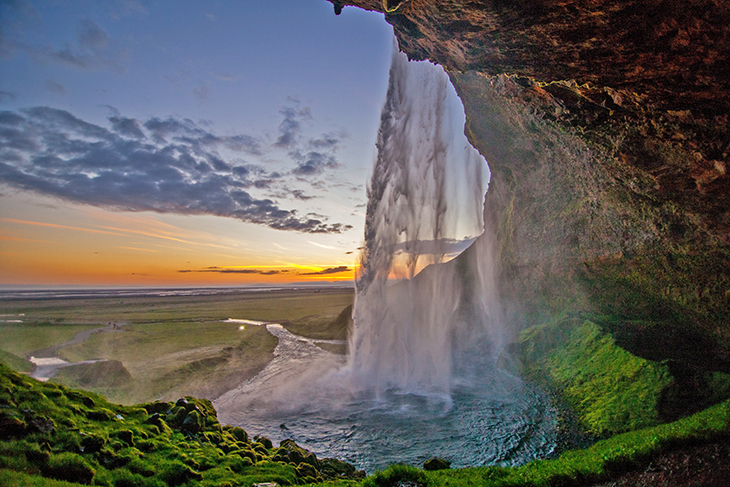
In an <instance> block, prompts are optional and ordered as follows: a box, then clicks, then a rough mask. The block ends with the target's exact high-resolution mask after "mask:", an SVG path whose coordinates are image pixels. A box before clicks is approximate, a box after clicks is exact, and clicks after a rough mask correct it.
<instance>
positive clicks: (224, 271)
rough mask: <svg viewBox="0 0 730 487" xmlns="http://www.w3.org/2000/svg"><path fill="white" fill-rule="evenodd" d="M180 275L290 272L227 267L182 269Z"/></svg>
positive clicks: (268, 274) (272, 274)
mask: <svg viewBox="0 0 730 487" xmlns="http://www.w3.org/2000/svg"><path fill="white" fill-rule="evenodd" d="M178 272H180V273H190V272H214V273H217V274H258V275H261V276H274V275H277V274H287V273H289V272H290V271H289V270H288V269H281V270H263V269H238V268H228V267H206V268H205V269H182V270H179V271H178Z"/></svg>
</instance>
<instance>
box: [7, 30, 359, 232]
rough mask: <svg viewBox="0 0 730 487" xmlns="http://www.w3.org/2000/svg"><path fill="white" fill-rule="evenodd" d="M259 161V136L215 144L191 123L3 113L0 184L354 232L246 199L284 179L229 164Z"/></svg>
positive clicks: (108, 204)
mask: <svg viewBox="0 0 730 487" xmlns="http://www.w3.org/2000/svg"><path fill="white" fill-rule="evenodd" d="M88 42H97V41H93V40H89V41H88ZM228 153H231V154H232V155H233V156H234V157H227V156H226V154H228ZM260 153H261V144H260V143H259V140H258V139H257V138H256V137H252V136H249V135H244V134H240V135H227V136H220V135H217V134H216V133H214V132H212V131H210V130H209V129H207V128H204V127H202V126H201V125H200V124H196V123H195V122H193V121H191V120H189V119H179V118H172V117H169V118H167V119H160V118H151V119H149V120H146V121H144V122H142V121H139V120H136V119H132V118H125V117H122V116H121V115H119V114H118V113H115V114H114V115H113V116H111V117H110V118H109V126H108V127H103V126H100V125H96V124H91V123H88V122H86V121H84V120H81V119H79V118H77V117H75V116H74V115H72V114H71V113H69V112H67V111H65V110H59V109H55V108H49V107H34V108H30V109H26V110H21V111H20V112H12V111H5V112H0V182H2V183H5V184H6V185H8V186H11V187H13V188H16V189H20V190H28V191H34V192H38V193H41V194H46V195H50V196H54V197H58V198H61V199H64V200H67V201H72V202H75V203H82V204H89V205H93V206H99V207H104V208H109V209H115V210H125V211H154V212H158V213H177V214H189V215H195V214H209V215H217V216H223V217H230V218H236V219H239V220H241V221H244V222H249V223H254V224H259V225H265V226H268V227H271V228H275V229H280V230H294V231H299V232H306V233H341V232H344V231H347V230H349V229H350V228H352V227H351V226H350V225H345V224H342V223H328V222H327V221H326V218H321V217H317V216H315V215H304V216H300V215H299V214H298V213H297V212H296V210H287V209H284V208H282V207H280V206H279V204H278V203H277V202H276V201H274V200H271V199H268V198H258V197H255V196H254V195H252V194H251V192H250V191H251V190H252V189H256V188H257V187H258V186H259V184H258V182H259V181H262V180H273V179H277V178H280V177H281V175H280V174H279V173H268V172H267V171H266V170H265V169H264V168H262V167H259V166H256V165H252V164H247V163H245V162H244V161H242V160H241V159H240V158H236V157H235V156H236V155H237V154H238V155H243V154H260ZM292 196H293V197H294V198H300V197H302V195H298V194H293V195H292Z"/></svg>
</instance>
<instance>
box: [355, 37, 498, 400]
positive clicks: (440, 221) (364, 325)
mask: <svg viewBox="0 0 730 487" xmlns="http://www.w3.org/2000/svg"><path fill="white" fill-rule="evenodd" d="M463 130H464V114H463V107H462V105H461V102H460V100H459V99H458V97H457V96H456V93H455V91H454V89H453V87H452V86H451V83H450V81H449V78H448V75H447V74H446V73H445V72H444V70H443V69H442V68H441V67H440V66H437V65H433V64H431V63H429V62H409V61H408V59H407V57H406V55H405V54H403V53H400V52H398V51H397V49H395V50H394V54H393V59H392V64H391V68H390V79H389V85H388V92H387V96H386V101H385V105H384V107H383V111H382V114H381V121H380V129H379V132H378V140H377V150H378V151H377V159H376V161H375V165H374V169H373V174H372V178H371V181H370V183H369V186H368V207H367V214H366V222H365V244H364V248H363V251H362V254H361V261H360V268H359V271H358V276H357V280H356V289H357V298H356V302H355V308H354V313H353V316H354V328H353V330H352V332H351V335H350V337H349V340H350V343H349V345H350V348H349V350H350V355H349V358H348V365H349V371H350V373H351V378H352V380H353V383H354V384H355V385H356V387H359V388H363V389H374V390H375V391H376V393H377V392H378V391H384V390H386V389H388V388H391V387H395V388H397V389H400V390H404V391H407V392H415V393H425V394H443V395H446V396H448V394H449V391H450V388H451V385H452V381H453V380H454V377H455V368H456V369H460V370H461V369H465V367H462V366H464V365H468V364H469V363H470V362H473V360H474V359H475V357H484V356H485V355H489V354H485V352H486V350H485V347H487V348H488V347H495V346H496V347H498V346H499V341H500V336H501V335H502V333H501V326H502V324H501V320H500V318H499V312H498V309H499V308H498V301H497V296H496V289H495V286H494V266H493V264H492V262H493V260H492V258H491V256H492V251H491V248H492V245H491V242H492V240H491V238H490V234H489V230H490V229H487V232H484V228H483V227H484V225H483V221H484V219H483V202H484V195H485V192H486V189H487V184H488V178H489V170H488V168H487V165H486V161H485V160H484V158H483V157H482V156H481V155H480V154H479V153H478V152H477V151H476V149H474V148H473V147H472V146H471V145H470V144H469V142H468V141H467V139H466V137H465V136H464V134H463ZM479 234H481V236H480V237H479V238H478V239H476V241H475V242H474V243H472V245H471V248H470V249H469V250H468V251H466V252H465V253H464V254H463V255H461V256H460V257H459V258H458V259H453V257H454V256H455V254H456V253H457V252H455V250H463V248H464V246H465V244H468V243H469V242H470V241H471V240H473V237H474V236H476V235H479ZM469 237H471V239H470V238H469ZM459 244H461V248H459ZM475 344H478V345H477V346H475ZM470 347H471V348H476V349H477V350H476V351H475V352H476V353H475V354H473V355H471V356H468V357H467V355H468V354H467V350H468V349H469V348H470Z"/></svg>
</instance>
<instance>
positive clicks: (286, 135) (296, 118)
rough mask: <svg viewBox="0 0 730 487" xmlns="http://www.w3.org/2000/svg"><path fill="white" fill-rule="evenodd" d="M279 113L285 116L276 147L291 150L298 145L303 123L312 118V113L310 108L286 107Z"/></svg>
mask: <svg viewBox="0 0 730 487" xmlns="http://www.w3.org/2000/svg"><path fill="white" fill-rule="evenodd" d="M279 113H281V114H282V115H283V116H284V120H282V122H281V123H280V124H279V137H277V139H276V142H275V143H274V146H275V147H279V148H282V149H290V148H292V147H294V146H295V145H296V143H297V138H298V137H299V135H300V133H301V131H302V122H303V121H304V120H309V119H311V118H312V112H311V110H310V108H309V107H301V108H300V107H298V106H297V107H285V108H282V109H281V110H280V111H279Z"/></svg>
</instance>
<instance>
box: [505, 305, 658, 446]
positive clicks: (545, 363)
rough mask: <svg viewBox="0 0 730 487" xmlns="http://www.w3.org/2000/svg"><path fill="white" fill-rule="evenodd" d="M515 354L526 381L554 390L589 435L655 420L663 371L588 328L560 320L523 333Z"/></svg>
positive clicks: (591, 325) (572, 320)
mask: <svg viewBox="0 0 730 487" xmlns="http://www.w3.org/2000/svg"><path fill="white" fill-rule="evenodd" d="M519 353H520V354H521V356H522V358H523V360H524V363H525V364H526V368H525V373H526V375H527V376H529V377H532V378H533V379H537V380H539V381H541V382H544V383H546V384H547V385H548V386H549V387H551V388H552V389H554V390H556V391H557V392H558V393H559V394H560V395H561V396H562V397H563V398H564V399H565V401H566V402H567V403H568V405H569V406H570V407H571V409H572V410H573V412H574V413H575V414H576V416H577V419H578V422H579V425H580V426H581V427H582V428H583V429H584V430H585V431H587V432H590V433H591V434H593V435H596V436H599V437H606V436H610V435H612V434H616V433H622V432H625V431H630V430H634V429H638V428H643V427H647V426H653V425H656V424H658V423H659V422H660V420H661V418H660V414H659V402H660V400H661V398H662V393H663V391H664V390H665V389H666V388H667V387H668V386H669V384H670V383H671V382H672V376H671V374H670V373H669V369H668V367H667V366H666V365H665V364H662V363H658V362H652V361H650V360H645V359H642V358H639V357H636V356H634V355H632V354H631V353H629V352H627V351H626V350H624V349H622V348H621V347H619V346H617V345H616V343H615V340H614V339H613V337H612V336H611V335H609V334H607V333H605V332H603V331H602V330H601V328H600V327H599V326H598V325H597V324H595V323H593V322H590V321H584V322H582V323H581V321H580V319H579V318H576V317H568V316H563V317H561V318H558V319H556V320H554V321H553V322H551V323H547V324H543V325H540V326H537V327H534V328H531V329H529V330H526V331H525V332H524V333H523V334H522V336H521V337H520V346H519Z"/></svg>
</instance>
